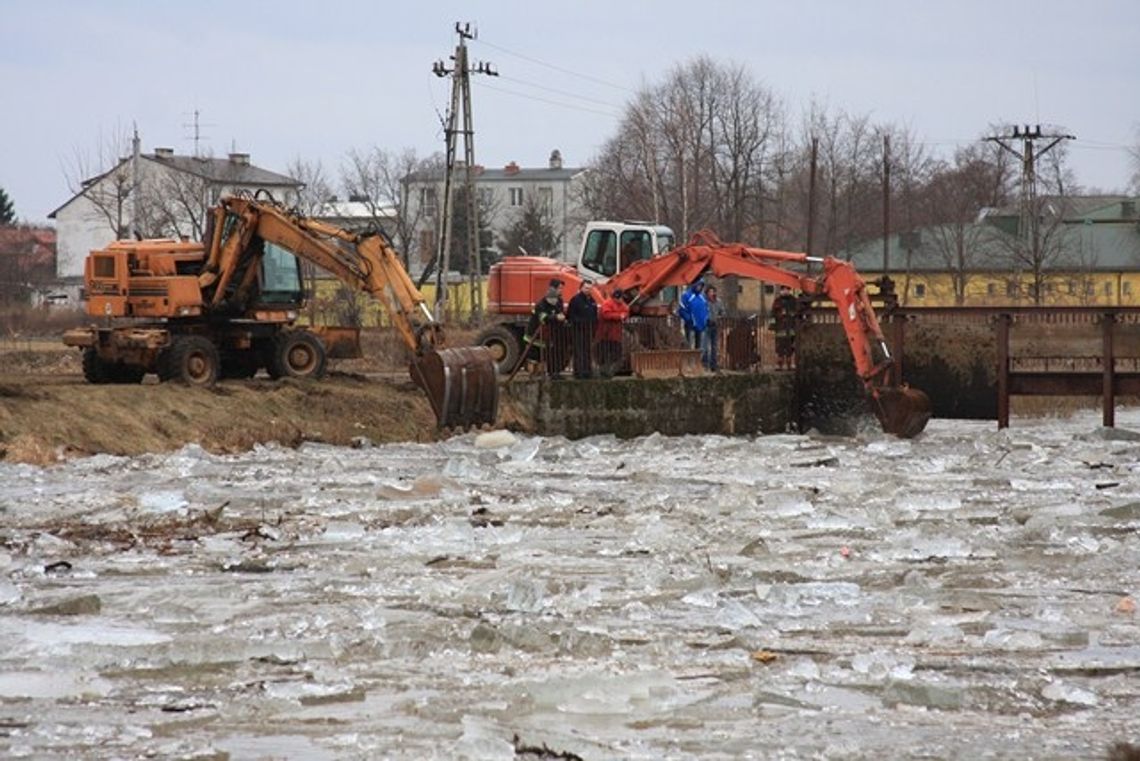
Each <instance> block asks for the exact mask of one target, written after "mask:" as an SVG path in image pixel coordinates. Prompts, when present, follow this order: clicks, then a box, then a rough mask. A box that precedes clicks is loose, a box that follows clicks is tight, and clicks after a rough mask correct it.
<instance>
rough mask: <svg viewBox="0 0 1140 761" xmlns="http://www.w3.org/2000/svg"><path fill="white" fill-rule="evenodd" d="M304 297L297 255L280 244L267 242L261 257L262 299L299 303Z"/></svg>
mask: <svg viewBox="0 0 1140 761" xmlns="http://www.w3.org/2000/svg"><path fill="white" fill-rule="evenodd" d="M303 298H304V294H303V292H302V288H301V268H300V264H299V263H298V261H297V257H296V256H294V255H293V254H292V253H290V252H289V251H287V250H286V249H284V248H281V247H280V246H275V245H273V244H272V243H266V244H265V255H264V256H263V257H262V258H261V300H262V302H264V303H267V304H299V303H300V302H301V301H302V299H303Z"/></svg>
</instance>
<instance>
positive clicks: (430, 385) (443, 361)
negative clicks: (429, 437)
mask: <svg viewBox="0 0 1140 761" xmlns="http://www.w3.org/2000/svg"><path fill="white" fill-rule="evenodd" d="M211 213H212V220H211V224H210V230H211V235H210V236H209V240H208V241H207V257H206V261H205V263H204V265H203V267H202V270H201V272H200V274H199V275H198V284H199V286H200V287H201V289H202V294H203V299H204V300H206V301H207V303H208V304H210V305H211V306H212V307H218V306H219V305H221V304H223V303H229V304H234V305H237V307H239V308H241V307H244V306H245V305H246V304H247V302H248V301H249V300H250V299H252V298H254V296H255V293H254V291H255V285H256V275H257V272H258V269H259V268H258V267H257V266H256V265H257V264H258V261H257V259H258V257H260V256H262V255H263V253H264V248H263V245H257V244H258V243H261V244H264V243H272V244H274V245H277V246H280V247H281V248H284V249H286V250H288V251H289V252H291V253H293V254H294V255H296V256H297V257H299V258H301V259H303V260H305V261H307V262H309V263H311V264H313V265H315V266H317V267H319V268H321V269H323V270H325V271H327V272H329V273H331V274H332V275H334V276H336V278H337V279H338V280H340V281H341V282H343V283H345V284H346V285H348V286H350V287H352V288H353V289H355V290H357V291H361V292H363V293H366V294H368V295H369V296H371V297H372V298H374V299H376V300H378V301H379V302H380V303H381V304H383V306H384V308H385V310H386V311H387V313H388V316H389V317H390V318H391V320H392V324H393V325H394V326H395V327H396V329H397V331H398V332H399V333H400V336H401V338H402V339H403V342H404V345H405V346H406V347H407V348H408V350H409V352H410V354H411V356H412V359H411V364H410V368H409V370H410V373H411V376H412V379H413V380H414V381H415V382H416V384H417V385H419V386H420V387H421V388H422V389H423V390H424V391H425V393H426V394H427V396H428V400H429V401H430V402H431V406H432V410H433V411H434V412H435V415H436V419H437V421H438V422H439V425H440V427H462V428H466V427H468V426H479V425H484V424H493V423H494V422H495V417H496V415H497V411H498V401H499V387H498V382H497V375H496V371H495V365H494V360H493V359H492V357H491V355H490V353H489V352H488V351H487V350H486V349H484V348H481V347H479V348H472V347H460V348H454V349H446V348H443V345H444V334H443V328H442V326H441V325H440V324H439V323H438V322H436V320H435V318H434V316H433V315H432V313H431V310H430V309H428V307H427V304H426V302H425V300H424V297H423V295H422V294H421V293H420V292H419V290H418V289H417V288H416V287H415V284H414V283H413V282H412V280H411V277H410V276H409V275H408V273H407V270H405V269H404V266H403V264H402V263H401V261H400V257H399V255H398V254H397V253H396V251H395V249H394V248H393V247H392V245H391V244H390V243H389V242H388V240H387V238H385V236H384V235H383V234H382V233H380V232H378V231H368V232H363V233H357V232H350V231H347V230H343V229H341V228H339V227H336V226H334V225H330V224H327V223H325V222H322V221H320V220H316V219H311V218H307V217H303V216H301V215H299V214H296V213H295V212H293V211H291V210H289V209H287V208H286V207H284V206H281V205H280V204H277V203H275V202H273V201H271V200H270V201H265V200H260V199H253V198H248V197H243V196H232V197H228V198H224V199H222V200H221V202H220V203H219V204H218V206H217V207H215V208H214V209H213V210H212V212H211Z"/></svg>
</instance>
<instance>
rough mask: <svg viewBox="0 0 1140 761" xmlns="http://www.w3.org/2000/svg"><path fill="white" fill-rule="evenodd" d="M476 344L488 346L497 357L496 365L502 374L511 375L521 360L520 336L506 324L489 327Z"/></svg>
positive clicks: (476, 340)
mask: <svg viewBox="0 0 1140 761" xmlns="http://www.w3.org/2000/svg"><path fill="white" fill-rule="evenodd" d="M475 345H476V346H486V347H487V348H488V349H489V350H490V352H491V356H492V357H494V359H495V367H497V368H498V369H499V374H500V375H509V374H510V372H511V370H514V369H515V365H516V364H518V361H519V352H521V351H522V349H521V347H520V346H519V337H518V335H517V334H516V333H515V331H513V330H511V329H510V328H508V327H507V326H506V325H495V326H492V327H490V328H487V329H486V330H484V331H483V332H482V333H480V334H479V337H478V338H476V339H475Z"/></svg>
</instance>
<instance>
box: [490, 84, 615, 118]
mask: <svg viewBox="0 0 1140 761" xmlns="http://www.w3.org/2000/svg"><path fill="white" fill-rule="evenodd" d="M476 84H477V85H478V86H479V87H481V88H485V89H487V90H495V91H496V92H501V93H506V94H507V95H514V96H515V97H518V98H525V99H527V100H534V101H538V102H540V103H547V104H549V105H552V106H559V107H561V108H569V109H572V110H574V111H585V112H586V113H590V114H600V115H601V116H609V117H611V118H614V119H620V118H621V116H622V115H621V114H620V113H618V112H616V111H602V110H601V109H597V108H588V107H586V106H579V105H576V104H574V103H563V102H562V101H558V100H551V99H550V98H543V97H542V96H540V95H531V94H530V93H525V92H519V91H517V90H508V89H506V88H505V87H495V86H494V85H489V84H487V83H486V82H476Z"/></svg>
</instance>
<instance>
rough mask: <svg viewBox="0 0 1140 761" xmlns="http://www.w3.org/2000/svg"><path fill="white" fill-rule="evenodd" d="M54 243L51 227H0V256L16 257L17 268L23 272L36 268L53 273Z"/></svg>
mask: <svg viewBox="0 0 1140 761" xmlns="http://www.w3.org/2000/svg"><path fill="white" fill-rule="evenodd" d="M55 241H56V238H55V229H54V228H51V227H29V226H27V225H12V226H4V227H0V256H13V257H17V259H18V265H17V266H18V267H19V268H20V269H21V270H23V271H25V272H30V271H32V270H35V269H37V268H42V269H46V270H50V271H51V272H54V271H55Z"/></svg>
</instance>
